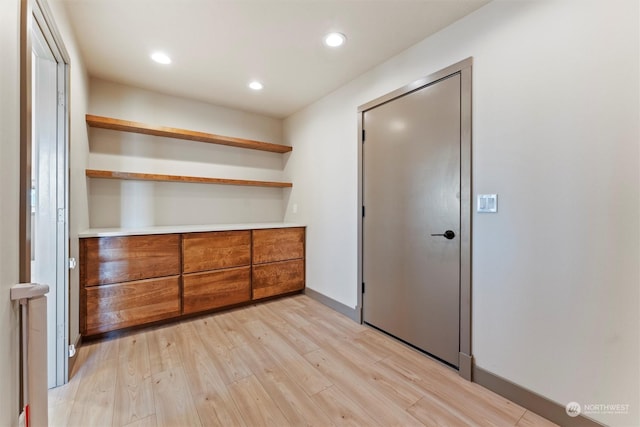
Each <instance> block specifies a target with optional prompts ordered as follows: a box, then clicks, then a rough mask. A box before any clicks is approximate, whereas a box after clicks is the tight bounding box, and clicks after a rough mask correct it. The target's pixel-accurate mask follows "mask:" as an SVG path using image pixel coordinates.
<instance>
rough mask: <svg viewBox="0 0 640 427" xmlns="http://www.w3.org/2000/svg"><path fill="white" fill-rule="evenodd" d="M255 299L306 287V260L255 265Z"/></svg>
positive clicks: (253, 286) (253, 284)
mask: <svg viewBox="0 0 640 427" xmlns="http://www.w3.org/2000/svg"><path fill="white" fill-rule="evenodd" d="M252 279H253V283H252V288H253V299H254V300H255V299H260V298H266V297H271V296H274V295H280V294H286V293H288V292H294V291H299V290H301V289H304V260H303V259H298V260H293V261H281V262H273V263H269V264H262V265H254V266H253V278H252Z"/></svg>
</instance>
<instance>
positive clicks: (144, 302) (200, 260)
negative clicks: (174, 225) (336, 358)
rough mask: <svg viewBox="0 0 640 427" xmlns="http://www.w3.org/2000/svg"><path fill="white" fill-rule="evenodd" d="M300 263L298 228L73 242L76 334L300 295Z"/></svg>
mask: <svg viewBox="0 0 640 427" xmlns="http://www.w3.org/2000/svg"><path fill="white" fill-rule="evenodd" d="M304 256H305V228H304V227H293V228H275V229H258V230H239V231H216V232H204V233H200V232H197V233H183V234H164V235H162V234H161V235H144V236H122V237H95V238H93V237H92V238H83V239H80V257H81V259H80V283H81V288H80V329H81V333H82V334H83V335H89V336H91V335H98V334H102V333H105V332H111V331H115V330H119V329H124V328H128V327H132V326H137V325H143V324H147V323H152V322H156V321H160V320H166V319H171V318H179V317H181V316H183V315H190V314H195V313H201V312H206V311H210V310H215V309H219V308H223V307H229V306H233V305H236V304H241V303H246V302H249V301H251V300H257V299H262V298H268V297H273V296H277V295H282V294H287V293H291V292H295V291H299V290H302V289H304V286H305V259H304Z"/></svg>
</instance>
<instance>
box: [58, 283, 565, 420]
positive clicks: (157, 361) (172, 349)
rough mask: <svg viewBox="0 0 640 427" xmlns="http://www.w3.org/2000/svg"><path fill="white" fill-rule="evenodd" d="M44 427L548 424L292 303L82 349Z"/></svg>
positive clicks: (327, 312) (429, 363)
mask: <svg viewBox="0 0 640 427" xmlns="http://www.w3.org/2000/svg"><path fill="white" fill-rule="evenodd" d="M77 357H78V361H77V362H76V366H75V368H74V369H75V372H73V373H72V378H71V381H70V382H69V383H68V384H67V385H65V386H63V387H59V388H56V389H53V390H50V391H49V424H50V425H51V426H131V427H133V426H140V427H142V426H248V427H253V426H266V425H269V426H288V425H292V426H331V425H336V426H342V425H351V426H385V427H386V426H396V425H397V426H422V425H426V426H520V427H524V426H554V425H555V424H553V423H550V422H549V421H547V420H545V419H544V418H541V417H539V416H537V415H536V414H534V413H532V412H530V411H527V410H526V409H525V408H523V407H521V406H518V405H516V404H514V403H512V402H510V401H508V400H506V399H504V398H502V397H500V396H498V395H497V394H495V393H493V392H491V391H489V390H486V389H484V388H482V387H480V386H479V385H477V384H473V383H469V382H467V381H465V380H463V379H461V378H460V377H459V376H458V374H457V372H454V371H452V370H451V369H449V368H447V367H444V366H442V365H440V364H439V363H437V362H434V361H433V360H431V359H429V358H428V357H425V356H424V355H422V354H420V353H418V352H416V351H415V350H413V349H411V348H409V347H407V346H405V345H403V344H401V343H399V342H397V341H395V340H393V339H391V338H389V337H387V336H386V335H384V334H382V333H380V332H378V331H376V330H374V329H371V328H369V327H366V326H362V325H359V324H357V323H355V322H353V321H352V320H350V319H348V318H346V317H344V316H342V315H341V314H338V313H336V312H335V311H333V310H331V309H329V308H327V307H325V306H323V305H322V304H320V303H318V302H316V301H314V300H312V299H310V298H309V297H306V296H304V295H298V296H293V297H287V298H282V299H279V300H274V301H269V302H265V303H260V304H256V305H253V306H248V307H244V308H241V309H237V310H233V311H227V312H222V313H217V314H213V315H209V316H205V317H200V318H196V319H193V320H187V321H183V322H181V323H178V324H174V325H167V326H163V327H156V328H152V329H147V330H141V331H137V332H131V333H128V334H126V335H124V336H121V337H119V338H115V339H110V340H103V341H100V342H94V343H90V344H87V345H84V346H83V347H82V348H81V349H80V350H79V354H78V356H77Z"/></svg>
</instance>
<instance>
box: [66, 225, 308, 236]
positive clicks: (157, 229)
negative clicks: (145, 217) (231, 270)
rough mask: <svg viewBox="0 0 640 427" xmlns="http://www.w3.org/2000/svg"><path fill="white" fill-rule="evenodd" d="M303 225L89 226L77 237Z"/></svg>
mask: <svg viewBox="0 0 640 427" xmlns="http://www.w3.org/2000/svg"><path fill="white" fill-rule="evenodd" d="M289 227H304V225H302V224H295V223H291V222H256V223H243V224H208V225H162V226H153V227H135V228H90V229H88V230H86V231H84V232H82V233H79V234H78V237H80V238H81V239H82V238H86V237H116V236H140V235H143V234H174V233H198V232H207V231H232V230H255V229H263V228H289Z"/></svg>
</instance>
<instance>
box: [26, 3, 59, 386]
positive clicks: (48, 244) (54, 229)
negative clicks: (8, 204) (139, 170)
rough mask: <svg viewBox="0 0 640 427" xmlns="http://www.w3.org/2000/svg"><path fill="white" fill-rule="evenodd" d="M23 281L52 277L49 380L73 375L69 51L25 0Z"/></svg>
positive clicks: (38, 6) (37, 6)
mask: <svg viewBox="0 0 640 427" xmlns="http://www.w3.org/2000/svg"><path fill="white" fill-rule="evenodd" d="M23 11H24V12H25V14H24V15H23V16H24V17H25V19H24V21H23V25H24V28H23V47H22V49H23V52H22V54H23V55H24V57H23V61H22V66H23V69H22V79H23V82H22V88H21V90H22V97H21V102H22V129H21V133H22V141H21V144H22V146H21V150H22V152H21V177H22V188H21V220H22V222H23V224H21V230H20V243H21V249H22V250H21V269H20V270H21V271H20V274H21V276H22V277H21V282H33V283H43V284H47V285H49V289H50V290H49V293H48V295H47V360H48V363H47V384H48V387H49V388H52V387H56V386H59V385H62V384H64V383H66V382H67V379H68V341H69V333H68V330H69V327H68V324H69V321H68V319H69V308H68V301H69V291H68V289H69V286H68V283H69V280H68V277H69V275H68V252H69V249H68V248H69V244H68V241H69V233H68V192H69V190H68V188H69V186H68V151H69V150H68V146H69V145H68V113H67V99H68V79H67V75H68V62H69V61H68V59H67V58H68V56H67V54H66V51H65V50H64V46H63V45H62V43H61V40H60V37H59V36H58V34H57V31H56V29H55V26H54V25H53V21H52V19H51V18H50V17H51V14H50V12H49V10H48V8H47V7H46V4H44V3H43V2H41V1H39V0H23Z"/></svg>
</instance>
